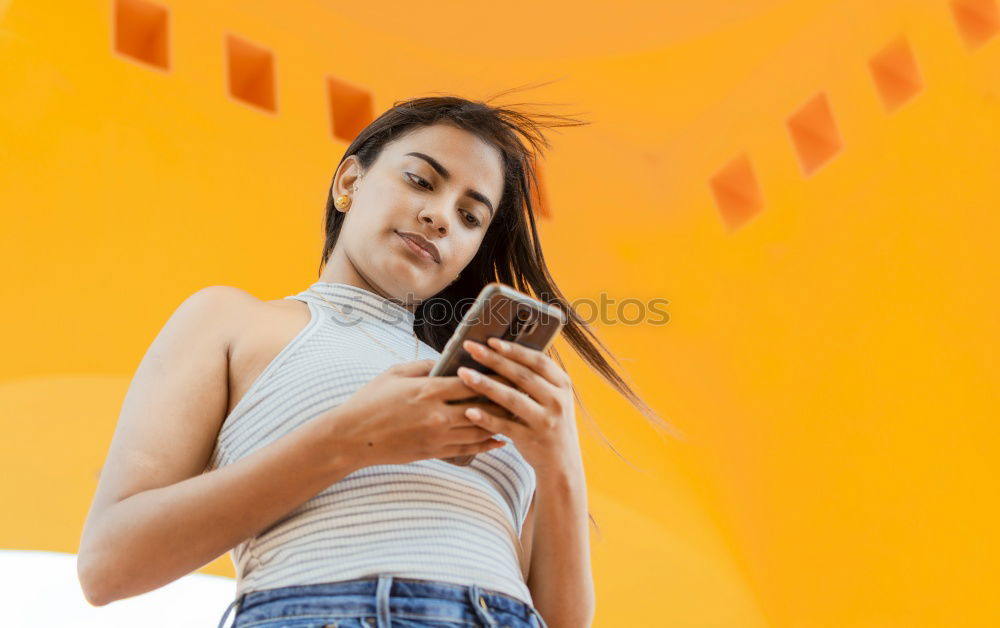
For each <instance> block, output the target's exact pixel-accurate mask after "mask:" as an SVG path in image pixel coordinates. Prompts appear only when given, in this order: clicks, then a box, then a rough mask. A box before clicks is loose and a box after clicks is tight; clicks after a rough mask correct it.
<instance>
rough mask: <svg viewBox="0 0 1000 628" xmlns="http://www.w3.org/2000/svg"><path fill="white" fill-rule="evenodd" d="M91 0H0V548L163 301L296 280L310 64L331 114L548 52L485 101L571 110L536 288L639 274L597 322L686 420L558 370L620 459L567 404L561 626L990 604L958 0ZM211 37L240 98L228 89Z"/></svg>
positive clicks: (312, 169)
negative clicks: (138, 11) (158, 33)
mask: <svg viewBox="0 0 1000 628" xmlns="http://www.w3.org/2000/svg"><path fill="white" fill-rule="evenodd" d="M205 5H209V6H207V7H206V6H205ZM664 5H665V6H664ZM733 5H738V6H733ZM953 5H954V6H953ZM114 6H115V3H114V2H113V1H111V0H108V1H105V2H77V3H65V2H54V1H53V0H44V1H43V0H34V1H32V2H26V1H17V0H6V1H4V0H0V60H2V61H0V62H2V70H0V96H2V99H3V101H2V104H0V206H2V208H3V219H4V228H3V230H2V231H0V262H2V264H3V268H4V271H5V272H4V281H3V282H0V291H2V294H3V305H4V307H3V308H0V334H3V336H2V339H0V340H2V344H0V346H2V347H3V349H4V358H5V359H3V360H2V361H0V428H2V429H3V433H4V435H5V436H4V438H3V439H2V444H0V503H3V504H4V507H5V513H7V516H4V517H2V518H0V547H5V548H24V549H47V550H57V551H65V552H74V551H75V550H76V548H77V543H78V539H79V533H80V530H81V527H82V523H83V519H84V516H85V514H86V509H87V506H88V504H89V501H90V498H91V496H92V494H93V491H94V488H95V486H96V481H97V473H98V471H99V468H100V465H101V464H102V462H103V458H104V455H105V453H106V450H107V445H108V443H109V440H110V436H111V433H112V430H113V428H114V423H115V421H116V419H117V413H118V411H119V409H120V405H121V401H122V398H123V396H124V394H125V391H126V389H127V386H128V383H129V380H130V378H131V375H132V373H133V372H134V370H135V368H136V366H137V365H138V362H139V360H140V358H141V357H142V355H143V353H144V351H145V349H146V348H147V347H148V345H149V343H150V342H151V341H152V339H153V337H154V336H155V335H156V333H157V332H158V330H159V329H160V327H161V326H162V324H163V323H164V322H165V321H166V319H167V317H168V316H169V315H170V313H171V312H172V311H173V310H174V308H176V306H177V305H178V304H179V303H180V302H181V301H182V300H183V299H184V298H185V297H186V296H187V295H189V294H191V293H192V292H194V291H195V290H197V289H199V288H201V287H204V286H207V285H216V284H225V285H234V286H239V287H241V288H244V289H246V290H248V291H250V292H252V293H254V294H255V295H257V296H258V297H260V298H264V299H274V298H280V297H282V296H285V295H288V294H294V293H296V292H298V291H300V290H301V289H302V288H303V287H305V286H307V285H308V284H309V283H311V282H312V281H314V280H315V277H316V275H315V269H316V266H317V263H318V258H319V254H320V245H321V239H320V238H321V232H320V225H321V215H322V210H323V202H324V199H325V194H326V189H327V185H328V182H329V177H330V176H331V175H332V172H333V169H334V167H335V166H336V164H337V161H338V160H339V158H340V156H341V154H342V153H343V150H344V149H345V148H346V146H347V143H348V142H347V141H346V140H345V139H341V138H337V137H335V136H334V134H333V129H332V128H331V109H330V106H331V105H330V102H329V92H328V83H327V80H328V78H331V77H332V78H334V79H336V80H337V81H341V82H343V83H345V84H346V85H347V86H348V87H349V88H350V87H353V88H356V89H357V90H358V91H359V93H360V94H361V95H362V100H361V104H360V105H358V106H357V107H353V112H352V111H351V110H352V106H350V103H348V106H347V109H348V111H347V112H341V115H340V118H339V120H340V121H341V122H350V118H352V116H353V117H357V115H359V114H358V113H357V111H358V110H359V107H360V110H363V109H364V103H363V97H364V96H365V95H367V96H368V97H370V98H371V100H372V105H373V108H374V112H375V113H378V112H381V111H383V110H384V109H386V108H387V107H389V106H390V105H391V104H392V102H393V101H395V100H398V99H403V98H408V97H411V96H416V95H426V94H430V93H435V92H448V93H457V94H460V95H464V96H467V97H472V98H485V97H487V96H488V95H490V94H491V93H493V92H497V91H499V90H501V89H503V88H507V87H512V86H515V85H522V84H525V83H531V82H536V81H543V80H548V79H562V80H561V81H559V82H557V83H554V84H551V85H548V86H546V87H543V88H541V89H538V90H535V91H532V92H527V93H522V94H518V95H517V96H516V97H514V98H509V99H506V100H504V101H503V102H525V101H527V102H554V103H566V105H567V106H566V107H554V108H552V110H553V111H558V112H560V113H575V112H583V117H585V118H587V119H590V120H592V121H593V124H592V125H591V126H588V127H581V128H573V129H565V130H562V131H560V132H558V133H556V134H554V135H552V136H551V139H552V142H553V150H552V152H551V153H550V155H549V157H548V159H547V161H546V162H545V170H544V174H545V183H546V188H547V195H548V200H549V203H550V207H549V211H550V215H549V218H548V219H547V220H545V221H544V222H543V223H542V229H543V239H544V242H545V246H546V255H547V257H548V258H549V259H550V262H551V265H552V269H553V273H554V275H555V277H556V278H557V279H558V280H559V281H560V284H561V285H562V287H563V288H564V290H565V291H566V293H567V294H568V295H569V296H571V298H574V299H578V298H593V299H596V298H598V295H599V294H600V293H601V292H606V293H607V294H608V295H609V296H610V297H612V298H616V299H619V300H620V299H624V298H629V297H634V298H639V299H652V298H656V297H660V298H666V299H669V300H670V305H669V308H668V309H669V312H670V322H669V323H668V324H667V325H664V326H653V325H641V326H624V325H600V326H599V329H600V333H601V334H602V337H603V338H605V339H606V340H607V341H608V342H609V344H610V346H611V347H612V348H613V349H614V350H616V352H617V354H618V355H619V357H620V358H621V359H622V362H623V364H624V365H625V366H626V367H627V368H628V369H629V370H630V373H631V374H632V376H633V378H634V380H635V382H636V383H637V385H638V387H639V390H640V391H641V392H643V393H644V394H645V395H646V396H647V398H648V399H649V401H650V402H651V403H652V404H653V405H654V406H655V407H656V408H658V409H659V410H661V412H662V413H663V414H664V415H665V416H666V417H667V418H668V419H669V420H670V421H671V422H673V423H674V424H675V425H677V426H678V427H680V428H681V429H682V430H683V431H684V432H685V433H686V434H687V440H685V441H677V440H668V439H665V438H662V437H660V435H659V434H658V433H657V432H655V431H654V430H653V429H652V428H651V427H650V426H649V425H648V423H646V422H645V421H644V419H643V418H642V417H641V416H640V415H638V414H637V413H636V412H635V411H634V410H632V409H631V407H630V406H629V405H628V404H627V403H625V402H624V401H623V400H621V399H619V398H617V397H616V396H615V395H614V394H613V392H612V391H611V390H610V389H609V388H608V387H607V386H605V385H603V384H602V383H600V381H599V380H598V379H597V378H596V377H595V376H593V375H592V374H590V373H589V372H587V371H586V370H585V369H584V367H583V365H582V364H581V363H580V362H579V361H573V362H571V364H570V370H571V373H572V374H573V376H574V379H575V380H576V381H577V384H578V386H579V387H580V388H581V389H582V390H583V394H584V397H585V399H586V400H587V401H588V407H589V409H590V410H591V412H592V413H593V415H594V416H595V417H596V420H597V423H598V424H599V425H600V429H601V430H602V431H603V433H604V434H605V435H606V436H608V437H609V438H610V439H611V440H612V442H613V443H614V444H615V447H616V448H617V449H618V450H619V451H620V452H622V453H623V455H624V456H626V457H627V458H628V461H629V462H630V463H632V465H634V466H630V464H628V463H626V462H625V461H623V460H622V459H621V458H619V457H618V456H616V455H615V454H614V452H612V451H611V450H609V449H608V448H607V447H606V446H605V445H604V444H603V442H602V441H601V440H600V438H599V436H598V435H597V433H596V431H595V430H593V429H591V428H589V427H588V426H589V424H588V423H587V422H586V421H583V422H582V423H581V425H582V426H584V429H583V430H581V433H582V434H583V442H582V446H583V448H584V454H585V461H586V465H587V470H588V476H589V490H590V508H591V511H592V512H593V513H594V516H595V518H596V519H597V521H598V523H599V524H600V528H601V529H600V533H598V532H597V531H596V530H594V531H592V544H593V563H594V571H595V578H596V584H597V591H598V617H597V622H596V625H597V626H625V625H629V626H667V625H676V626H726V627H730V626H731V627H736V626H739V627H744V626H747V627H750V626H779V627H785V626H810V627H814V626H831V627H833V626H838V627H839V626H865V627H868V626H904V625H905V626H993V625H1000V604H998V603H997V601H996V600H997V598H996V596H995V594H994V591H993V588H994V585H995V583H996V581H997V577H998V573H997V565H998V564H1000V551H998V550H1000V547H998V545H1000V543H998V541H997V539H998V536H997V534H996V530H997V528H998V524H1000V516H998V507H997V500H996V494H997V491H996V486H997V480H998V475H1000V473H998V466H997V464H996V463H995V462H994V461H993V456H992V454H993V453H994V449H995V443H996V442H997V436H998V435H1000V434H998V429H997V427H996V426H995V420H996V418H997V416H998V415H1000V413H998V412H997V403H996V401H995V399H994V397H995V393H993V394H991V392H990V391H991V390H994V389H995V388H996V372H997V371H996V365H995V356H994V349H995V347H997V346H998V344H1000V343H998V341H1000V331H998V325H997V323H996V320H997V315H996V309H997V307H996V306H997V301H998V299H997V297H996V295H995V291H994V287H995V286H996V285H997V284H998V279H1000V277H998V275H1000V257H998V255H997V254H996V250H997V249H996V244H995V242H996V236H997V232H998V227H1000V217H998V212H997V208H998V206H1000V204H998V197H1000V194H998V191H997V172H998V169H1000V148H998V147H1000V124H998V120H1000V106H998V104H1000V100H998V98H1000V96H998V94H1000V37H997V36H995V33H996V30H997V26H998V23H1000V18H998V17H997V15H998V14H997V12H996V6H997V3H996V2H995V1H994V0H979V1H977V0H961V1H956V2H948V1H947V0H933V1H932V0H926V1H902V0H886V1H883V2H879V3H873V2H861V1H860V0H842V1H839V2H833V1H819V0H812V1H806V0H797V1H795V2H792V1H788V0H786V1H778V0H753V1H745V2H741V3H731V2H725V1H723V0H711V1H703V2H699V3H688V2H684V3H680V2H670V3H664V2H662V0H661V1H645V0H643V1H631V2H629V1H626V2H622V3H619V4H618V5H616V6H615V7H611V6H610V5H609V6H601V7H600V8H597V5H588V6H576V5H573V4H569V3H542V4H539V3H528V2H524V1H518V2H507V3H504V4H503V7H504V8H507V9H508V11H507V12H506V14H497V11H498V10H499V9H498V8H497V5H495V4H493V3H490V4H488V5H487V3H483V5H482V6H479V5H474V4H470V3H464V2H463V3H456V2H452V3H435V4H434V5H433V7H434V8H433V9H428V8H427V7H404V5H402V4H400V5H398V6H389V7H387V6H385V5H383V4H382V3H377V4H375V5H372V6H370V7H366V6H363V5H361V3H356V4H354V5H351V6H342V3H333V2H329V1H319V0H312V1H309V2H298V3H278V2H273V1H272V2H265V1H263V0H254V1H248V0H244V1H240V2H237V1H228V2H213V3H202V2H195V1H192V0H177V1H169V2H163V3H162V4H161V6H165V7H167V9H168V14H169V17H168V19H167V21H166V25H167V27H166V31H165V38H164V40H163V45H164V47H163V48H162V49H161V52H160V53H156V48H155V46H154V47H153V48H152V50H153V52H154V54H153V58H154V60H155V58H156V57H157V55H158V56H159V59H161V60H162V61H163V62H165V63H166V65H167V67H166V68H158V67H154V66H151V65H149V64H147V63H143V62H139V61H136V60H135V59H133V58H131V57H128V56H127V55H124V54H122V53H120V52H117V51H116V50H115V48H114V42H115V37H114V33H115V31H114V28H113V23H114V16H115V11H114ZM140 17H141V16H140ZM228 34H232V35H235V36H237V37H239V38H242V39H244V40H246V41H249V42H251V43H253V44H256V45H258V46H261V47H263V48H264V49H266V50H268V51H270V53H271V54H272V55H273V56H272V57H271V61H272V63H273V68H274V92H273V101H272V102H273V109H274V110H273V111H267V110H262V109H260V108H258V107H254V106H250V105H248V104H246V103H244V102H241V101H239V100H236V99H234V98H233V97H232V96H230V95H229V93H228V90H227V76H228V74H227V68H226V56H225V51H226V48H225V42H226V36H227V35H228ZM513 35H518V38H517V40H516V41H514V40H512V39H511V37H512V36H513ZM126 45H127V44H126ZM456 53H457V54H456ZM876 78H877V80H876ZM264 91H265V92H267V90H266V89H265V90H264ZM268 93H269V92H268ZM341 96H342V94H341ZM817 98H818V99H819V100H815V99H817ZM885 98H889V100H885ZM894 99H895V100H894ZM344 102H345V101H343V100H341V101H339V103H338V106H339V105H344ZM887 103H888V104H887ZM810 104H811V105H812V106H811V107H810ZM803 108H805V109H803ZM543 109H544V108H536V110H543ZM348 126H350V125H349V124H348ZM800 150H801V151H805V152H804V154H803V153H800V152H798V151H800ZM803 155H804V156H803ZM581 251H587V252H588V254H587V255H583V256H582V255H580V252H581ZM562 346H563V347H565V346H566V345H565V343H564V344H563V345H562ZM563 353H564V354H565V353H566V350H565V349H564V351H563ZM10 513H14V515H13V516H11V514H10ZM202 571H204V572H207V573H214V574H222V575H230V576H232V575H233V570H232V566H231V564H230V562H229V559H228V557H226V556H223V557H220V558H219V559H218V560H216V561H214V562H212V563H211V564H209V565H207V566H206V567H205V568H204V569H203V570H202ZM220 612H221V609H220Z"/></svg>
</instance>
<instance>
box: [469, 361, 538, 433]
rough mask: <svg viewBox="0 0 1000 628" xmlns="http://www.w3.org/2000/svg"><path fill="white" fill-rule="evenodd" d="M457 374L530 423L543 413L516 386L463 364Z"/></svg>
mask: <svg viewBox="0 0 1000 628" xmlns="http://www.w3.org/2000/svg"><path fill="white" fill-rule="evenodd" d="M458 375H459V377H461V378H462V380H463V381H465V384H466V385H467V386H468V387H469V388H472V389H473V390H475V391H476V392H479V393H482V394H483V395H485V396H486V397H488V398H489V399H491V400H493V401H494V402H495V403H496V404H497V405H499V406H502V407H503V408H506V409H507V410H508V411H510V412H511V413H513V414H515V415H517V416H518V417H519V418H520V419H522V420H523V421H524V422H526V423H529V424H530V423H531V422H533V421H535V420H537V419H539V418H540V417H542V416H543V415H544V410H543V409H542V407H541V406H540V405H538V402H537V401H535V400H534V399H532V398H531V397H529V396H528V395H526V394H525V393H523V392H521V391H520V390H517V389H516V388H511V387H510V386H507V385H505V384H501V383H499V382H497V381H495V380H492V379H490V378H488V377H483V376H482V374H481V373H478V372H477V371H474V370H472V369H470V368H468V367H465V366H462V367H459V369H458Z"/></svg>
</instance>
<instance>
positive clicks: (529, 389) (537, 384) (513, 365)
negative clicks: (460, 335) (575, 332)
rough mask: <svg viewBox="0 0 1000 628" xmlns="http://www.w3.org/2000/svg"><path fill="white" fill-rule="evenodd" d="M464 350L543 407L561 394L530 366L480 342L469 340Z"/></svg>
mask: <svg viewBox="0 0 1000 628" xmlns="http://www.w3.org/2000/svg"><path fill="white" fill-rule="evenodd" d="M508 344H509V343H508ZM462 348H464V349H465V350H466V351H468V352H469V354H470V355H471V356H472V357H473V359H474V360H476V361H477V362H479V363H481V364H485V365H486V366H488V367H489V368H490V369H492V370H494V371H496V372H497V373H498V374H500V375H503V376H504V377H506V378H507V379H508V380H509V381H510V382H511V387H512V388H517V389H519V390H522V391H524V392H526V393H528V395H530V396H531V397H532V398H533V399H535V400H536V401H537V402H538V403H539V404H541V405H547V404H548V402H549V401H551V400H552V399H553V398H554V397H555V396H556V395H557V394H558V392H559V391H558V390H557V389H556V387H555V386H553V385H552V383H551V382H549V381H548V380H546V379H545V378H543V377H542V376H541V375H539V374H538V373H536V372H535V371H533V370H532V369H531V368H529V367H528V366H525V365H523V364H521V363H519V362H516V361H514V360H512V359H511V358H509V357H507V356H504V355H501V354H500V353H499V352H498V351H496V350H494V349H492V348H490V347H487V346H486V345H484V344H482V343H480V342H475V341H472V340H467V341H465V343H463V344H462Z"/></svg>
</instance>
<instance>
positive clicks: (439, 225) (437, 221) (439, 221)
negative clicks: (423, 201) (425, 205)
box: [420, 211, 448, 235]
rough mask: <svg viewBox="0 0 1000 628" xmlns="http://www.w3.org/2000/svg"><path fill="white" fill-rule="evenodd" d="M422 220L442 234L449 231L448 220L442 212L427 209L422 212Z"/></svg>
mask: <svg viewBox="0 0 1000 628" xmlns="http://www.w3.org/2000/svg"><path fill="white" fill-rule="evenodd" d="M420 220H422V221H423V222H425V223H427V224H429V225H431V226H432V227H433V228H434V229H436V230H437V232H438V233H440V234H441V235H445V234H446V233H448V221H447V220H445V219H444V217H443V216H441V215H440V214H437V213H434V212H429V211H425V212H424V213H423V214H421V216H420Z"/></svg>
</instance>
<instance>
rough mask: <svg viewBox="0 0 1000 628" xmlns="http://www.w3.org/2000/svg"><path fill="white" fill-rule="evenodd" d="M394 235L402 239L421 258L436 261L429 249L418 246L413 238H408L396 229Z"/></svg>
mask: <svg viewBox="0 0 1000 628" xmlns="http://www.w3.org/2000/svg"><path fill="white" fill-rule="evenodd" d="M396 235H398V236H399V237H400V239H402V240H403V242H404V243H405V244H406V246H407V247H408V248H409V249H410V250H411V251H413V252H414V253H416V254H417V255H419V256H420V257H421V258H423V259H425V260H428V261H430V262H434V263H437V260H435V259H434V256H433V255H431V252H430V251H428V250H427V249H425V248H423V247H422V246H420V245H419V244H417V243H416V242H414V241H413V240H411V239H410V238H408V237H406V236H405V235H403V234H401V233H400V232H398V231H397V232H396Z"/></svg>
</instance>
